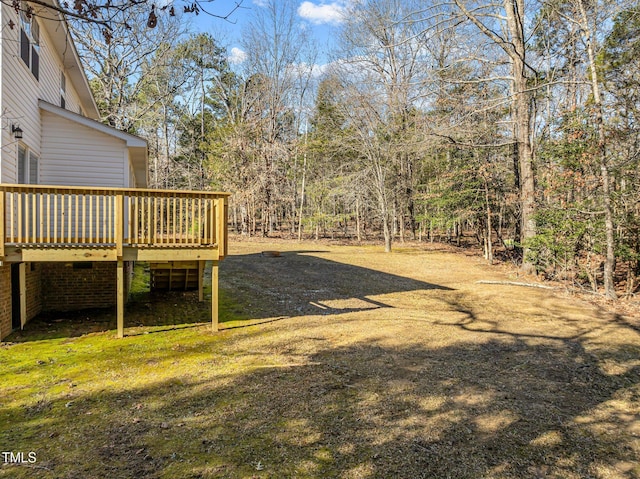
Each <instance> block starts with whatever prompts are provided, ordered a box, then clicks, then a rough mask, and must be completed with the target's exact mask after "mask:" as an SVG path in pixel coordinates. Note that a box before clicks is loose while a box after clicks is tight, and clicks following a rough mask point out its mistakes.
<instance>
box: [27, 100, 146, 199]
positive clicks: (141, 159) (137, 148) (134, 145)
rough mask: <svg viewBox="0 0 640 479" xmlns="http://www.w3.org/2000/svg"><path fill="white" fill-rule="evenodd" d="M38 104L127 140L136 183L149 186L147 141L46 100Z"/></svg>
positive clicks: (48, 110)
mask: <svg viewBox="0 0 640 479" xmlns="http://www.w3.org/2000/svg"><path fill="white" fill-rule="evenodd" d="M38 106H39V107H40V109H41V110H43V111H46V112H49V113H52V114H54V115H57V116H59V117H61V118H64V119H66V120H69V121H72V122H75V123H77V124H79V125H82V126H84V127H87V128H91V129H93V130H96V131H99V132H101V133H104V134H105V135H109V136H112V137H113V138H117V139H118V140H122V141H124V142H125V144H126V146H127V148H128V149H129V158H130V159H131V164H132V167H133V171H134V174H135V177H136V183H137V184H138V186H139V187H141V188H144V187H146V186H147V141H146V140H145V139H143V138H140V137H139V136H136V135H132V134H130V133H126V132H124V131H120V130H118V129H116V128H113V127H111V126H109V125H105V124H104V123H100V122H99V121H96V120H92V119H91V118H87V117H86V116H82V115H79V114H78V113H74V112H72V111H69V110H65V109H64V108H60V107H59V106H56V105H53V104H51V103H49V102H46V101H44V100H39V101H38Z"/></svg>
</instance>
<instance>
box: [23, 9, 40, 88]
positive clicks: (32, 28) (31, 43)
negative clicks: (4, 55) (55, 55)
mask: <svg viewBox="0 0 640 479" xmlns="http://www.w3.org/2000/svg"><path fill="white" fill-rule="evenodd" d="M20 58H22V61H23V62H24V63H25V65H27V67H28V68H29V70H31V73H33V76H34V77H36V80H39V79H40V26H39V25H38V22H37V21H36V19H35V17H34V16H33V15H32V14H30V13H28V12H24V11H22V10H21V11H20Z"/></svg>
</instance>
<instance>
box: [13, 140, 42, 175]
mask: <svg viewBox="0 0 640 479" xmlns="http://www.w3.org/2000/svg"><path fill="white" fill-rule="evenodd" d="M39 162H40V159H39V158H38V156H37V155H36V154H35V153H33V152H32V151H30V150H29V148H27V147H26V146H23V145H19V146H18V183H20V184H22V185H35V184H37V183H38V163H39Z"/></svg>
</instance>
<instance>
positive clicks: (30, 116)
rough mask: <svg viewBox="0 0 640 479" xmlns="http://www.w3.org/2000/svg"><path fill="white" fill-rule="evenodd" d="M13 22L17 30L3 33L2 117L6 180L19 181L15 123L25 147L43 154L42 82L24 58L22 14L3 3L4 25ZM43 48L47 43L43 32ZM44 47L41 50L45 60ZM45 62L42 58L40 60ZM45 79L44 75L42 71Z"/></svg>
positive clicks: (7, 29) (8, 181)
mask: <svg viewBox="0 0 640 479" xmlns="http://www.w3.org/2000/svg"><path fill="white" fill-rule="evenodd" d="M9 20H12V21H13V22H14V23H15V24H16V25H17V27H16V28H14V29H13V30H12V29H10V28H4V29H3V30H2V105H1V107H2V114H3V120H4V121H6V123H7V124H8V125H9V128H3V129H2V130H3V132H2V181H3V182H6V183H16V182H17V181H18V168H17V166H18V142H17V140H16V139H15V138H14V137H13V134H12V133H11V126H10V125H12V124H15V125H19V126H20V128H21V129H22V130H23V138H24V142H25V144H27V145H28V147H29V148H30V149H31V150H32V151H33V152H34V153H35V154H36V155H38V154H39V153H40V110H39V108H38V102H37V98H38V96H39V95H40V87H41V85H40V82H39V81H38V80H36V79H35V77H34V76H33V74H32V73H31V71H30V70H29V67H28V66H27V65H25V63H24V62H23V61H22V58H20V27H19V26H18V25H19V21H18V15H16V12H15V11H14V10H12V9H11V8H10V7H8V6H6V5H5V4H2V22H3V24H5V25H6V24H7V23H9ZM40 33H41V35H40V40H41V45H42V43H43V42H45V39H44V38H43V36H44V35H42V33H43V32H42V31H41V32H40ZM43 51H44V45H43V46H42V47H41V48H40V56H41V57H42V54H43ZM40 60H41V63H42V58H40ZM40 76H41V80H42V72H41V75H40Z"/></svg>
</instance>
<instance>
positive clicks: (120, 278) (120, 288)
mask: <svg viewBox="0 0 640 479" xmlns="http://www.w3.org/2000/svg"><path fill="white" fill-rule="evenodd" d="M116 281H117V283H118V284H117V288H116V290H117V296H118V297H117V300H116V322H117V325H118V338H123V337H124V261H122V259H119V260H118V266H117V273H116Z"/></svg>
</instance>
